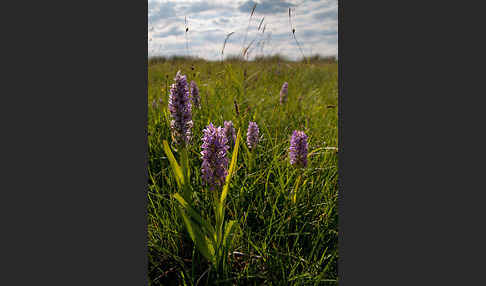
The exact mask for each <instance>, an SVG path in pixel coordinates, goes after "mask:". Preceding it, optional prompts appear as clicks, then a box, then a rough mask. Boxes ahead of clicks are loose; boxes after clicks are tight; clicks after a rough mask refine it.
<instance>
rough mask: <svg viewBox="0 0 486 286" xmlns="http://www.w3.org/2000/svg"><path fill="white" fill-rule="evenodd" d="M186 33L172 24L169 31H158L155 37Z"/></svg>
mask: <svg viewBox="0 0 486 286" xmlns="http://www.w3.org/2000/svg"><path fill="white" fill-rule="evenodd" d="M183 33H184V31H183V30H182V29H181V28H179V27H177V26H172V28H170V29H169V30H168V31H165V32H160V33H157V34H155V35H154V37H155V38H165V37H168V36H178V35H182V34H183Z"/></svg>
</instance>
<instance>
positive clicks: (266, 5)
mask: <svg viewBox="0 0 486 286" xmlns="http://www.w3.org/2000/svg"><path fill="white" fill-rule="evenodd" d="M255 3H256V2H254V1H252V0H248V1H246V2H244V3H243V4H241V5H240V6H239V7H238V10H240V12H242V13H250V12H251V9H253V5H255ZM294 6H295V5H294V4H292V3H288V2H285V1H280V0H263V1H262V2H261V3H257V6H256V8H255V13H262V14H277V13H282V12H285V11H287V10H288V9H289V7H294Z"/></svg>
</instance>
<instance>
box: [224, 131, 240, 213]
mask: <svg viewBox="0 0 486 286" xmlns="http://www.w3.org/2000/svg"><path fill="white" fill-rule="evenodd" d="M240 139H241V130H240V129H238V134H237V135H236V143H235V148H234V150H233V154H232V155H231V164H230V166H229V170H228V175H227V176H226V183H225V184H224V187H223V192H222V193H221V200H220V202H221V204H224V200H225V199H226V196H227V195H228V189H229V184H230V181H231V176H233V172H234V170H235V167H236V161H237V159H238V147H239V146H240Z"/></svg>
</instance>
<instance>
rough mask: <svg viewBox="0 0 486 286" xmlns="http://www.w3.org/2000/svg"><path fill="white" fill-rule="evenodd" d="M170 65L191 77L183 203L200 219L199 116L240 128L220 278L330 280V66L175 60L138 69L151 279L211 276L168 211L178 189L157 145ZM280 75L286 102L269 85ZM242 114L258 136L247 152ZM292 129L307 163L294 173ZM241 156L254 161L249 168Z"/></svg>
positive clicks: (333, 96) (333, 248)
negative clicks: (142, 84)
mask: <svg viewBox="0 0 486 286" xmlns="http://www.w3.org/2000/svg"><path fill="white" fill-rule="evenodd" d="M178 70H181V71H182V73H183V74H186V75H187V77H188V80H189V81H190V80H194V81H195V82H196V83H197V84H198V86H199V91H200V95H201V105H202V107H201V109H193V121H194V127H193V136H194V138H193V144H192V146H190V148H189V167H190V169H191V170H190V172H191V177H190V180H191V181H190V184H191V186H192V189H193V197H192V199H193V204H194V205H195V206H196V208H197V209H198V210H199V211H202V213H203V215H204V216H206V217H211V216H212V211H213V210H212V205H211V204H212V196H211V194H209V193H208V192H209V191H208V190H207V189H206V188H205V187H204V186H203V184H202V182H201V178H200V176H201V174H200V166H201V159H200V151H201V148H200V145H201V136H202V130H203V128H204V127H205V126H206V125H207V124H208V123H209V122H212V123H213V124H215V125H219V126H222V125H223V122H224V121H225V120H232V121H233V123H234V125H235V129H236V130H238V129H241V133H242V142H240V146H239V147H240V148H241V149H240V155H239V156H238V161H237V165H236V173H235V174H234V175H233V177H232V179H231V184H230V187H229V191H228V196H227V198H226V206H225V207H226V217H227V219H228V220H236V222H237V225H238V227H237V229H235V232H234V238H233V239H234V241H233V244H232V245H233V249H232V251H231V252H230V256H229V257H228V263H229V265H230V269H229V271H230V276H229V278H228V279H226V281H224V282H222V281H220V282H221V283H228V284H234V285H244V284H249V285H262V284H268V285H325V284H330V285H334V284H337V282H336V281H337V279H338V278H337V260H338V245H337V243H338V230H337V225H338V215H337V195H338V190H337V180H338V176H337V174H338V169H337V166H338V165H337V162H338V153H337V151H336V150H335V149H333V148H329V147H337V146H338V141H337V140H338V129H337V112H338V111H337V101H338V100H337V97H338V90H337V88H338V87H337V86H338V82H337V64H336V63H332V62H331V63H329V62H324V61H315V62H312V61H311V62H310V63H303V62H283V61H279V60H278V59H277V60H273V61H272V60H267V61H257V62H244V61H237V60H235V61H228V62H225V63H221V62H205V61H202V60H195V61H187V60H177V59H176V60H173V61H159V62H152V63H151V64H149V71H148V75H149V77H148V104H149V112H148V144H149V145H148V148H149V150H148V157H149V158H148V161H149V165H148V173H149V194H148V217H147V219H148V247H149V280H150V281H151V283H152V285H184V284H186V285H196V283H197V282H198V280H199V284H198V285H208V284H211V285H212V284H217V283H218V281H216V280H215V279H216V278H215V277H216V276H215V275H214V273H213V272H212V270H211V271H207V270H208V269H209V267H210V264H209V263H208V262H207V260H206V259H205V258H204V257H203V256H202V255H201V254H200V253H199V252H198V251H197V250H196V249H195V248H194V244H193V242H192V241H191V239H190V238H189V235H188V234H187V231H186V230H185V228H184V225H183V222H182V220H181V218H180V217H179V216H178V215H177V210H176V208H177V201H176V200H175V199H174V198H173V197H172V195H173V194H175V193H177V192H178V191H179V188H178V184H177V181H176V178H175V176H174V174H173V173H172V171H171V167H170V164H169V160H168V158H167V156H166V154H165V152H164V149H163V144H162V142H163V140H167V141H168V142H169V144H170V142H171V137H170V130H169V121H170V116H169V114H168V111H167V100H168V94H167V92H168V89H169V88H170V84H172V82H173V78H174V76H175V74H176V72H177V71H178ZM285 81H287V82H288V83H289V87H288V91H289V92H288V94H289V95H288V101H287V104H285V105H280V104H279V92H280V89H281V86H282V84H283V82H285ZM154 99H155V100H156V102H157V103H158V106H157V107H155V108H153V107H152V101H153V100H154ZM159 100H160V101H159ZM234 101H236V102H237V104H238V106H239V116H237V114H236V112H235V108H234ZM249 121H255V122H257V124H258V126H259V128H260V134H262V135H263V138H262V140H261V141H260V144H259V146H258V147H257V149H256V151H255V155H254V156H250V152H249V150H248V148H247V147H246V144H245V140H246V128H247V127H248V122H249ZM294 129H298V130H303V131H305V133H306V134H307V135H308V136H309V153H310V154H309V158H308V162H309V165H308V167H307V168H306V169H304V170H298V169H295V168H293V167H292V166H290V164H289V161H288V155H287V154H288V147H289V140H290V136H291V134H292V131H293V130H294ZM231 151H232V149H230V152H231ZM179 155H180V154H177V152H175V153H174V156H176V157H178V156H179ZM250 158H252V160H254V163H253V164H251V166H250V162H249V161H250ZM298 178H300V179H299V180H298V182H297V179H298ZM296 185H297V186H298V188H297V193H296V196H295V202H294V201H293V193H292V191H293V190H294V189H295V188H296Z"/></svg>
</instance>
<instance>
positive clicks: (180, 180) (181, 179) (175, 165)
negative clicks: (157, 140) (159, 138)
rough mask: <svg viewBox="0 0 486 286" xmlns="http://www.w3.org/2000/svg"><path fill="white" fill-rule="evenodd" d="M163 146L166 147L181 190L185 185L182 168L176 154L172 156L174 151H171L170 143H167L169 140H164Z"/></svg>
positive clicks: (165, 149) (166, 152)
mask: <svg viewBox="0 0 486 286" xmlns="http://www.w3.org/2000/svg"><path fill="white" fill-rule="evenodd" d="M162 144H163V146H164V151H165V154H166V155H167V158H168V159H169V163H170V166H171V167H172V171H173V172H174V176H175V178H176V181H177V185H178V186H179V188H181V187H182V186H183V185H184V175H183V174H182V169H181V166H180V165H179V164H178V163H177V161H176V159H175V157H174V154H172V151H171V150H170V147H169V143H167V140H164V141H163V142H162Z"/></svg>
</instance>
